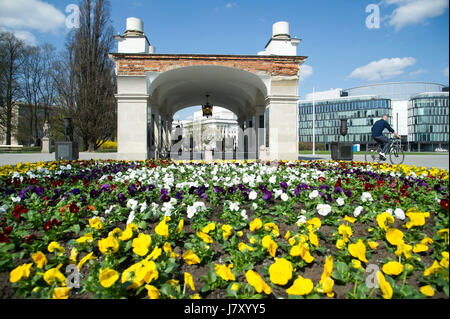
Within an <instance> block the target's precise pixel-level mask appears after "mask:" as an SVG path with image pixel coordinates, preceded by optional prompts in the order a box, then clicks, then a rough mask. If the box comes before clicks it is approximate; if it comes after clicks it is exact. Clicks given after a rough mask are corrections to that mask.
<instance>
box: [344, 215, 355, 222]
mask: <svg viewBox="0 0 450 319" xmlns="http://www.w3.org/2000/svg"><path fill="white" fill-rule="evenodd" d="M344 220H346V221H348V222H349V223H352V224H353V223H355V222H356V218H355V217H350V216H348V215H345V217H344Z"/></svg>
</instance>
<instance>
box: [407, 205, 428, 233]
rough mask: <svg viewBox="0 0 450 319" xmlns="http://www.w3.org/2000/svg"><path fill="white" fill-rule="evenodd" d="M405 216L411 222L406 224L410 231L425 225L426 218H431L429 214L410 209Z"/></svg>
mask: <svg viewBox="0 0 450 319" xmlns="http://www.w3.org/2000/svg"><path fill="white" fill-rule="evenodd" d="M405 215H406V216H408V218H409V219H410V221H409V222H407V223H406V228H408V229H410V228H411V227H415V226H423V225H425V218H427V217H430V213H429V212H425V213H422V212H420V211H417V210H414V209H409V210H408V211H407V212H406V213H405Z"/></svg>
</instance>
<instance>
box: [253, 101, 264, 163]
mask: <svg viewBox="0 0 450 319" xmlns="http://www.w3.org/2000/svg"><path fill="white" fill-rule="evenodd" d="M265 111H266V107H265V105H258V106H256V107H255V131H256V156H257V158H258V159H259V158H260V156H259V155H260V154H259V152H260V150H261V146H263V145H264V138H265V136H264V113H265ZM261 117H262V123H260V118H261Z"/></svg>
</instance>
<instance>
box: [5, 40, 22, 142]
mask: <svg viewBox="0 0 450 319" xmlns="http://www.w3.org/2000/svg"><path fill="white" fill-rule="evenodd" d="M24 50H25V43H24V42H23V41H21V40H19V39H17V38H16V37H15V36H14V35H13V34H12V33H9V32H2V33H0V71H1V73H0V105H1V106H2V107H6V112H5V113H6V114H5V116H4V118H2V119H0V120H1V123H0V124H1V125H3V126H5V127H6V144H7V145H11V137H12V133H13V126H12V109H13V104H14V102H15V101H16V100H17V99H18V97H19V95H20V83H19V77H20V71H21V66H22V63H23V60H24V56H25V55H24Z"/></svg>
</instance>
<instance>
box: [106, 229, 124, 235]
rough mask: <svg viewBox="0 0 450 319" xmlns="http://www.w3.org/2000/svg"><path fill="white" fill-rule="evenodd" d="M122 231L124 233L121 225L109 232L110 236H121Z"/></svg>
mask: <svg viewBox="0 0 450 319" xmlns="http://www.w3.org/2000/svg"><path fill="white" fill-rule="evenodd" d="M122 233H123V231H122V229H120V228H119V227H116V228H114V229H113V230H111V231H110V232H109V233H108V236H113V237H115V236H116V235H117V237H120V236H122Z"/></svg>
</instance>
